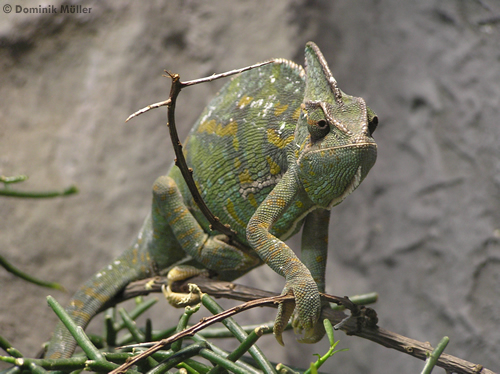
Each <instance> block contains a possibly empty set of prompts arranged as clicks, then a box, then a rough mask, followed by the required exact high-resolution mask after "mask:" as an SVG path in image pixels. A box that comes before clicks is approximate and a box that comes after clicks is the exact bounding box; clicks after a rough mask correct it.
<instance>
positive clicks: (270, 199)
mask: <svg viewBox="0 0 500 374" xmlns="http://www.w3.org/2000/svg"><path fill="white" fill-rule="evenodd" d="M297 194H298V188H297V184H296V176H295V175H294V171H293V169H292V170H290V169H289V170H288V171H287V172H286V173H285V175H284V176H283V178H282V179H281V180H280V182H279V183H278V184H277V185H276V187H274V189H273V190H272V191H271V192H270V193H269V195H267V197H266V199H265V200H264V201H263V202H262V204H260V205H259V207H258V208H257V210H256V211H255V213H254V215H253V216H252V218H251V219H250V221H249V222H248V226H247V239H248V242H249V243H250V244H251V245H252V247H253V248H254V249H255V250H256V251H257V252H258V253H259V255H260V257H261V258H262V259H263V260H264V262H265V263H266V264H267V265H269V267H271V269H273V270H274V271H275V272H277V273H278V274H280V275H281V276H283V277H285V287H284V289H283V294H290V293H293V295H294V296H295V305H293V303H285V304H280V305H279V307H278V315H277V317H276V322H275V324H274V336H275V337H276V340H277V341H278V343H280V344H281V345H283V339H282V336H281V334H282V332H283V330H284V328H285V326H286V324H287V322H288V320H289V319H290V316H291V314H292V312H293V310H294V309H295V310H296V313H297V326H298V327H300V328H303V329H305V330H306V334H309V331H310V330H313V329H314V325H315V324H317V322H318V319H319V316H320V313H321V299H320V296H319V292H318V286H317V284H316V282H315V281H314V279H313V277H312V276H311V272H310V271H309V269H308V268H307V267H306V266H305V265H304V264H303V263H302V262H301V261H300V260H299V259H298V257H297V256H296V255H295V253H294V252H293V251H292V250H291V249H290V247H288V246H287V245H286V244H285V243H284V242H283V241H281V240H280V239H278V238H277V237H275V236H274V235H272V234H271V233H270V231H269V230H270V229H271V227H272V225H273V224H274V223H275V222H276V221H277V220H278V219H279V217H280V216H281V215H282V214H283V213H284V212H285V211H286V210H287V208H288V207H289V206H290V204H291V203H292V202H293V200H294V198H295V196H296V195H297Z"/></svg>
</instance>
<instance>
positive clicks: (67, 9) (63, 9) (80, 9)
mask: <svg viewBox="0 0 500 374" xmlns="http://www.w3.org/2000/svg"><path fill="white" fill-rule="evenodd" d="M91 11H92V8H89V7H84V6H83V5H61V6H59V7H56V6H54V5H46V6H41V5H39V6H38V7H23V6H21V5H16V13H35V14H43V13H50V14H54V13H70V14H76V13H78V14H80V13H84V14H89V13H90V12H91Z"/></svg>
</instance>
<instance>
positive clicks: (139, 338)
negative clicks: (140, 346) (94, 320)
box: [118, 308, 144, 343]
mask: <svg viewBox="0 0 500 374" xmlns="http://www.w3.org/2000/svg"><path fill="white" fill-rule="evenodd" d="M118 314H119V315H120V317H121V318H122V321H123V323H124V324H125V326H126V327H127V330H128V331H129V332H130V333H131V334H132V337H133V338H134V340H135V341H136V342H137V343H142V342H144V334H143V333H142V331H140V330H139V328H138V327H137V325H136V323H135V321H134V320H133V319H132V318H131V317H130V315H129V314H128V313H127V311H126V310H125V309H124V308H119V309H118Z"/></svg>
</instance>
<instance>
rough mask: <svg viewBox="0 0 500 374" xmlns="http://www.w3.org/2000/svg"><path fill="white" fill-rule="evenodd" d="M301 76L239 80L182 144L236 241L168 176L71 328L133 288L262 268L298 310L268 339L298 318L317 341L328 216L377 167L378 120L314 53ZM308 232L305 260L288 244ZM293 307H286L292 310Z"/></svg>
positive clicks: (81, 297)
mask: <svg viewBox="0 0 500 374" xmlns="http://www.w3.org/2000/svg"><path fill="white" fill-rule="evenodd" d="M305 58H306V67H305V70H304V69H303V68H302V67H301V66H299V65H297V64H295V63H293V62H291V61H287V60H282V59H278V60H275V61H274V62H273V63H271V64H268V65H265V66H261V67H259V68H255V69H253V70H249V71H247V72H244V73H241V74H240V75H238V76H236V77H234V78H233V79H232V80H231V81H230V82H228V83H227V84H226V85H225V86H224V87H223V88H222V89H221V91H220V92H219V93H218V94H217V96H216V97H215V98H214V99H213V100H212V101H211V102H210V103H209V104H208V106H207V107H206V108H205V110H204V111H203V113H202V114H201V117H200V118H199V120H198V121H197V122H196V124H195V125H194V127H193V129H192V130H191V132H190V134H189V136H188V139H187V141H186V142H185V146H184V152H185V156H186V160H187V163H188V165H189V166H190V167H192V168H193V170H194V174H193V177H194V180H195V182H196V185H197V187H198V189H199V191H200V193H201V195H202V197H203V199H204V200H205V202H206V204H207V205H208V207H209V208H210V209H211V210H212V212H213V213H214V214H215V215H216V216H218V217H219V218H220V220H221V221H222V222H224V223H229V224H230V225H231V227H232V228H233V229H234V230H235V231H236V233H237V234H236V238H235V240H233V241H230V240H229V239H228V238H227V237H226V236H224V235H221V234H218V233H217V232H213V231H211V230H210V228H209V223H208V221H207V220H206V218H205V217H204V216H203V215H202V214H201V212H200V210H199V208H198V207H197V206H196V204H195V203H194V201H193V198H192V196H191V193H190V192H189V190H188V188H187V186H186V183H185V181H184V180H183V178H182V176H181V174H180V172H179V170H178V169H177V168H176V167H172V168H171V169H170V171H169V173H168V175H167V176H164V177H160V178H158V179H157V181H156V182H155V184H154V187H153V203H152V210H151V214H150V216H148V217H147V218H146V221H145V223H144V225H143V227H142V229H141V231H140V232H139V235H138V236H137V239H136V240H135V241H134V243H133V244H132V245H131V247H130V248H129V249H127V250H126V251H125V252H124V253H123V254H122V255H121V256H120V257H118V258H117V259H116V260H115V261H114V262H113V263H111V264H110V265H108V266H107V267H106V268H104V269H102V270H101V271H100V272H99V273H97V274H96V275H94V276H93V277H92V278H91V279H90V280H89V281H88V282H87V283H85V285H83V286H82V287H81V288H80V290H79V291H78V292H77V293H76V294H75V296H74V297H73V300H72V302H71V304H70V306H69V307H68V308H67V310H68V312H69V313H70V314H71V315H72V316H73V318H74V319H75V321H76V322H77V324H78V325H81V326H83V327H85V326H86V325H87V323H88V322H89V321H90V319H91V318H92V317H93V316H94V315H95V314H96V313H97V312H98V311H99V310H102V308H103V306H104V305H106V303H107V302H108V301H109V300H111V299H112V297H113V296H115V295H116V294H117V293H118V292H120V290H122V289H123V288H124V287H125V286H126V285H127V284H128V283H129V282H131V281H133V280H137V279H142V278H146V277H149V276H152V275H154V274H157V273H159V272H160V271H162V270H165V269H169V268H171V267H172V266H173V265H175V264H176V263H178V262H179V261H181V260H183V259H185V258H186V257H187V256H190V257H191V258H192V260H191V265H194V266H196V267H198V268H201V269H203V268H205V269H210V270H212V271H213V273H215V274H217V276H218V278H220V279H223V280H233V279H235V278H237V277H239V276H241V275H243V274H245V273H246V272H248V271H249V270H251V269H253V268H255V267H256V266H259V265H261V264H263V263H266V264H267V265H269V266H270V267H271V268H272V269H273V270H274V271H276V272H277V273H278V274H280V275H282V276H283V277H284V278H285V288H284V290H283V292H284V293H288V292H293V294H294V296H295V313H294V307H293V304H287V305H289V306H285V307H283V306H281V307H280V308H279V311H278V316H277V319H276V324H275V328H274V331H275V335H276V338H277V339H278V341H279V342H281V343H282V338H281V333H282V331H283V329H284V326H285V325H286V323H287V321H288V319H289V318H290V317H291V315H292V314H294V322H293V324H294V327H295V328H296V330H299V331H301V330H302V329H304V330H305V335H304V337H303V338H302V340H301V341H303V342H308V343H311V342H315V341H317V340H319V339H320V338H321V337H322V335H323V332H322V328H321V326H322V324H321V323H317V322H318V318H319V315H320V312H321V308H322V303H321V301H320V297H319V291H324V288H325V265H326V255H327V247H328V243H327V242H328V222H329V209H330V208H332V207H333V206H335V205H337V204H339V203H340V202H341V201H342V200H343V199H344V198H345V197H346V196H347V195H348V194H350V193H351V192H352V191H353V190H354V189H355V188H356V187H358V185H359V184H360V183H361V181H362V180H363V179H364V178H365V176H366V175H367V173H368V171H369V170H370V168H371V167H372V166H373V164H374V162H375V159H376V154H377V146H376V144H375V142H374V140H373V138H372V133H373V131H374V130H375V128H376V126H377V122H378V120H377V117H376V116H375V113H374V112H373V111H371V110H370V109H369V108H368V107H367V106H366V104H365V101H364V100H363V99H361V98H357V97H353V96H349V95H347V94H345V93H344V92H342V91H341V90H340V89H339V88H338V86H337V82H336V81H335V79H334V78H333V76H332V74H331V72H330V69H329V68H328V66H327V64H326V61H325V60H324V58H323V56H322V54H321V52H320V51H319V49H318V47H317V46H316V45H315V44H314V43H311V42H310V43H308V44H307V45H306V48H305ZM302 226H303V227H304V229H303V239H302V254H301V257H302V260H299V258H298V257H297V256H296V255H295V254H294V253H293V251H292V250H291V249H290V248H289V247H288V246H287V245H286V244H285V243H284V242H283V241H284V240H286V239H287V238H289V237H290V236H292V235H294V234H295V233H297V231H299V229H300V228H301V227H302ZM290 305H291V306H290ZM74 347H75V343H74V341H73V339H72V338H71V336H70V335H69V333H68V332H67V331H66V329H65V328H64V327H63V326H62V325H61V324H59V325H58V326H57V328H56V331H55V333H54V336H53V338H52V340H51V343H50V347H49V350H48V353H47V357H67V356H69V355H71V353H72V352H73V350H74Z"/></svg>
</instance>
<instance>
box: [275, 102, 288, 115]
mask: <svg viewBox="0 0 500 374" xmlns="http://www.w3.org/2000/svg"><path fill="white" fill-rule="evenodd" d="M287 109H288V104H283V105H280V104H279V103H278V104H277V105H276V108H275V109H274V115H275V116H276V117H277V116H281V115H282V114H283V112H284V111H285V110H287Z"/></svg>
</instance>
